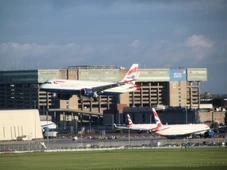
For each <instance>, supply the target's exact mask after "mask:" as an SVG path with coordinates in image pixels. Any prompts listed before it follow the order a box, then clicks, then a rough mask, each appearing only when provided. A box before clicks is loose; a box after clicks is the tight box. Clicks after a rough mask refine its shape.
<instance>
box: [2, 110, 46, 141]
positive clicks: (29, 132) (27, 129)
mask: <svg viewBox="0 0 227 170" xmlns="http://www.w3.org/2000/svg"><path fill="white" fill-rule="evenodd" d="M0 117H1V119H0V131H1V133H0V141H7V140H17V139H18V137H22V136H24V137H26V138H27V139H28V140H32V139H42V138H43V134H42V128H41V125H40V118H39V111H38V110H37V109H21V110H0Z"/></svg>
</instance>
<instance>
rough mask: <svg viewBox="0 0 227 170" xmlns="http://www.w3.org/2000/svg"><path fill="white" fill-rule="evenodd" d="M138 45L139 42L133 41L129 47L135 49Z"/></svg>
mask: <svg viewBox="0 0 227 170" xmlns="http://www.w3.org/2000/svg"><path fill="white" fill-rule="evenodd" d="M140 44H141V42H140V41H139V40H134V41H133V42H132V43H131V44H129V47H132V48H137V47H139V46H140Z"/></svg>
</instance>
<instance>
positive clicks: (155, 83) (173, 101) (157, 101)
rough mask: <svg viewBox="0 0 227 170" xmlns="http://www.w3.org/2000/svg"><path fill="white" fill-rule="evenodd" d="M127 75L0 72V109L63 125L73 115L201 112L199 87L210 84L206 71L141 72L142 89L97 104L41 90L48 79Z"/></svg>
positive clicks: (81, 70)
mask: <svg viewBox="0 0 227 170" xmlns="http://www.w3.org/2000/svg"><path fill="white" fill-rule="evenodd" d="M127 71H128V69H125V68H122V67H120V68H118V67H116V66H111V65H110V66H69V67H68V68H66V69H37V70H11V71H0V109H12V108H13V109H39V112H40V114H41V115H45V114H49V115H52V116H53V117H56V121H60V120H61V119H65V120H72V119H73V117H74V113H76V114H77V115H78V113H82V114H83V113H84V114H85V113H88V114H95V115H96V116H98V117H99V116H102V115H103V114H104V113H108V112H109V113H122V112H123V108H125V107H151V106H154V105H155V106H157V105H164V106H173V107H178V106H179V107H186V106H187V107H188V108H195V109H196V108H200V83H201V82H204V81H207V69H206V68H175V69H172V68H156V69H154V68H139V70H138V71H139V72H140V76H139V78H138V80H136V83H137V84H138V85H140V86H141V89H139V90H136V91H134V92H130V93H125V94H121V95H118V96H102V95H101V96H99V98H98V100H97V101H93V99H89V98H85V99H81V100H79V98H78V97H77V96H76V95H73V97H71V98H70V99H69V100H60V99H59V98H58V96H57V95H56V94H54V93H48V92H44V91H40V90H39V86H40V85H41V84H42V83H43V82H45V81H46V80H49V79H58V78H60V79H70V80H87V81H107V82H116V81H120V80H122V79H123V77H124V76H125V74H126V73H127ZM66 112H67V113H66ZM69 112H70V114H68V113H69ZM56 114H58V116H56ZM53 121H54V120H53Z"/></svg>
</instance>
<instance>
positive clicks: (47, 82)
mask: <svg viewBox="0 0 227 170" xmlns="http://www.w3.org/2000/svg"><path fill="white" fill-rule="evenodd" d="M44 84H52V82H51V81H46V82H44Z"/></svg>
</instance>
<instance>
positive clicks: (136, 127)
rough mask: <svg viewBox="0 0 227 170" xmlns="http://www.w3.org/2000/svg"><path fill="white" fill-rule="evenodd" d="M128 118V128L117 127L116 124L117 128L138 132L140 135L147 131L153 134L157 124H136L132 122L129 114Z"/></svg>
mask: <svg viewBox="0 0 227 170" xmlns="http://www.w3.org/2000/svg"><path fill="white" fill-rule="evenodd" d="M127 117H128V125H127V126H117V125H116V124H114V125H115V127H116V128H118V129H130V130H135V131H138V133H139V134H140V133H142V132H144V131H147V132H149V133H151V132H152V130H153V129H154V128H155V127H156V124H134V123H133V122H132V119H131V117H130V115H129V114H127Z"/></svg>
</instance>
